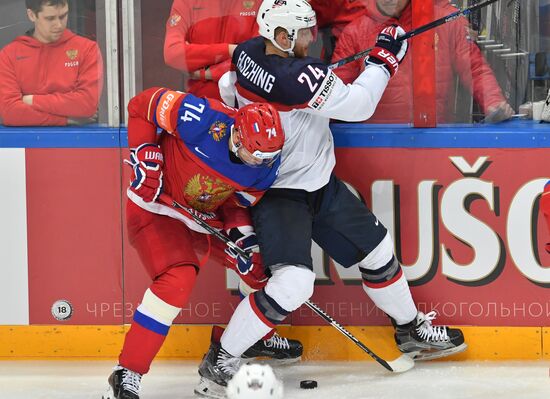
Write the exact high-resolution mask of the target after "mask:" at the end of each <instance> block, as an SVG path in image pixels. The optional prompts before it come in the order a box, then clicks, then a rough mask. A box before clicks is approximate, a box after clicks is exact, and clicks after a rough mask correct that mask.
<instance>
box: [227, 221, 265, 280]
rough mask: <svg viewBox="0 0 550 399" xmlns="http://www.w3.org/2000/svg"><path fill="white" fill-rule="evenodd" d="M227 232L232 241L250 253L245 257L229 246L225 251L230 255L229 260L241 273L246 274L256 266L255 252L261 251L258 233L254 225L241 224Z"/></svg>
mask: <svg viewBox="0 0 550 399" xmlns="http://www.w3.org/2000/svg"><path fill="white" fill-rule="evenodd" d="M227 234H228V235H229V238H230V239H231V241H233V242H234V243H235V244H237V246H239V247H240V248H242V249H243V250H244V251H245V252H246V253H247V254H248V255H249V256H248V257H247V258H244V257H242V256H240V255H239V254H238V253H237V251H235V250H234V249H233V248H231V247H229V246H228V247H227V248H226V249H225V253H226V254H227V256H228V259H227V260H228V261H229V262H232V263H234V264H235V267H236V268H237V271H238V272H239V274H242V275H246V274H247V273H248V272H250V271H252V269H253V268H254V263H253V257H252V255H253V253H255V252H258V251H259V246H258V239H257V238H256V233H254V230H253V229H252V226H241V227H234V228H232V229H230V230H229V231H228V232H227Z"/></svg>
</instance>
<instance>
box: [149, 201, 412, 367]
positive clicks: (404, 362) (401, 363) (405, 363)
mask: <svg viewBox="0 0 550 399" xmlns="http://www.w3.org/2000/svg"><path fill="white" fill-rule="evenodd" d="M159 200H160V201H161V202H162V203H164V204H166V205H169V206H171V207H173V208H175V209H178V210H181V211H185V212H186V213H187V214H188V215H190V216H191V217H192V218H193V220H194V221H195V222H197V224H198V225H199V226H201V227H202V228H203V229H205V230H206V231H208V232H209V233H210V234H212V235H213V236H215V237H216V238H218V239H219V240H221V241H222V242H224V243H225V244H226V245H227V246H229V247H230V248H231V249H233V250H234V251H235V252H237V253H238V254H239V256H241V257H243V258H245V259H248V257H249V255H248V253H247V252H246V251H245V250H243V249H242V248H241V247H239V246H238V245H237V244H235V243H234V242H233V241H231V240H230V239H229V237H227V236H226V235H224V234H222V233H220V232H219V231H218V230H216V229H215V228H214V227H212V226H210V225H209V224H208V223H206V222H205V221H204V220H202V219H201V218H200V217H199V216H197V215H196V214H195V213H193V212H190V211H189V210H188V208H186V207H184V206H183V205H181V204H179V203H178V202H177V201H176V200H174V199H173V198H171V197H170V196H169V195H168V194H164V193H163V194H161V195H160V197H159ZM305 304H306V305H307V306H308V307H309V308H310V309H311V310H313V311H314V312H315V313H317V315H319V316H320V317H321V318H323V319H324V320H325V321H327V322H328V323H329V324H330V325H331V326H333V327H334V328H336V329H337V330H338V331H340V332H341V333H342V334H344V335H345V336H346V337H347V338H349V339H350V340H351V341H352V342H353V343H354V344H355V345H357V346H358V347H359V348H361V349H362V350H363V351H364V352H366V353H367V354H368V355H370V356H371V357H372V358H373V359H374V360H376V361H377V362H378V363H379V364H381V365H382V366H383V367H384V368H385V369H386V370H389V371H392V372H394V373H402V372H405V371H408V370H410V369H412V368H413V367H414V360H412V359H411V358H410V357H408V356H407V355H401V356H399V357H398V358H397V359H395V360H390V361H387V360H384V359H382V358H381V357H380V356H378V355H377V354H376V353H374V352H373V351H371V350H370V349H369V348H368V347H367V346H365V345H364V344H363V343H362V342H361V341H359V340H358V339H357V338H355V336H354V335H353V334H352V333H350V332H349V331H348V330H346V329H345V328H344V327H343V326H342V325H341V324H340V323H338V322H337V321H335V320H334V319H333V318H332V317H330V316H329V315H328V314H327V313H326V312H325V311H323V310H322V309H321V308H320V307H319V306H317V305H316V304H314V303H312V302H311V301H309V300H307V301H306V302H305Z"/></svg>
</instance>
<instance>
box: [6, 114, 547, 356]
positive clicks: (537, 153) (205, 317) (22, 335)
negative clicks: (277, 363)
mask: <svg viewBox="0 0 550 399" xmlns="http://www.w3.org/2000/svg"><path fill="white" fill-rule="evenodd" d="M548 129H549V128H548V125H533V124H530V123H529V124H526V123H519V122H514V123H510V124H505V125H500V126H496V127H484V128H472V127H464V128H453V129H446V128H437V129H433V130H418V129H409V128H403V127H397V126H384V127H380V126H377V127H373V126H369V127H366V126H361V125H359V126H358V125H336V126H334V129H333V131H334V136H335V143H336V147H337V150H336V152H337V161H338V162H337V168H336V173H337V174H338V175H339V176H340V177H342V178H343V179H344V180H345V181H347V182H348V183H349V184H350V185H351V186H353V187H354V188H355V189H356V190H357V192H358V193H359V194H360V195H361V196H362V197H363V198H364V199H365V201H366V202H367V203H368V204H369V205H370V206H371V207H372V209H373V211H374V212H375V214H376V215H377V216H378V218H379V219H380V220H381V221H382V222H383V223H384V225H385V226H387V227H388V230H389V231H390V233H391V234H392V236H393V237H394V241H395V246H396V254H397V255H398V257H399V259H400V261H401V262H402V263H403V265H404V269H405V273H406V275H407V278H408V279H409V282H410V284H411V286H412V291H413V295H414V298H415V300H416V302H417V303H418V306H419V308H420V309H421V310H431V309H432V308H435V309H436V310H438V312H439V313H440V316H439V318H438V321H440V322H443V323H452V324H456V325H462V326H470V327H467V328H466V329H465V332H466V335H467V339H468V341H469V343H470V350H469V351H468V352H467V353H466V354H464V355H460V356H462V357H463V358H477V359H493V358H496V359H514V358H529V359H536V358H542V357H544V356H548V353H547V352H548V347H550V345H544V343H545V341H546V340H547V337H548V332H547V330H546V329H545V326H546V325H548V322H547V320H548V316H549V315H550V301H549V299H550V295H549V294H548V293H549V290H548V287H549V284H550V268H548V267H547V265H550V255H548V254H546V253H545V251H544V249H543V248H544V243H545V242H546V241H550V235H549V234H548V231H547V229H546V226H545V225H544V223H543V220H542V218H540V217H539V215H538V201H539V197H540V193H541V192H542V189H543V186H544V184H545V182H546V181H547V180H548V179H549V178H550V161H549V157H548V143H550V137H549V130H548ZM125 146H126V139H125V132H124V131H122V132H119V131H118V130H115V129H93V128H88V129H81V130H56V129H40V130H36V131H33V130H29V129H2V130H0V147H2V148H0V184H1V186H2V193H3V194H2V196H1V198H0V204H1V205H2V206H1V207H0V213H1V214H2V215H1V220H2V221H3V223H2V226H3V228H2V229H1V231H0V235H1V237H0V249H1V251H0V265H1V266H0V267H1V268H2V275H3V279H2V280H1V281H0V303H1V304H2V311H0V325H3V326H4V327H0V342H3V343H6V345H2V348H1V349H0V357H35V356H38V357H56V356H60V357H64V356H69V357H112V356H116V354H118V351H119V349H120V344H121V340H122V337H123V331H124V327H122V326H123V325H125V324H127V323H129V322H130V321H131V317H132V313H133V310H134V309H135V308H136V306H137V304H139V301H140V299H141V296H142V295H143V292H144V290H145V288H146V287H147V286H148V284H149V282H148V278H147V276H146V275H145V273H144V272H143V271H142V268H141V265H140V263H139V259H138V258H137V256H136V254H135V252H134V251H133V249H132V248H131V247H130V245H129V244H128V242H127V240H126V232H125V227H124V223H123V220H124V204H125V195H124V191H125V186H126V184H127V182H128V180H129V176H130V170H129V168H128V167H123V166H122V159H124V158H125V157H126V156H127V150H126V149H125ZM199 250H200V251H202V250H204V248H200V249H199ZM312 255H313V258H314V263H315V271H316V273H317V277H318V278H317V282H316V289H315V294H314V296H313V298H312V300H314V301H315V302H317V303H318V304H319V305H320V306H322V307H323V308H325V309H326V310H327V311H328V312H329V313H331V315H332V316H333V317H334V318H336V319H337V320H339V321H340V322H341V323H342V324H345V325H350V326H358V327H350V328H352V329H353V330H352V331H353V332H354V333H356V334H357V335H358V337H360V338H361V339H362V340H363V341H364V342H365V343H367V344H368V345H372V346H373V348H377V347H378V348H380V349H379V350H380V351H382V352H384V351H386V350H387V351H389V352H390V353H391V352H392V351H393V350H394V349H393V344H392V340H391V329H389V328H388V327H386V325H387V324H388V323H387V318H386V317H385V316H384V315H383V314H381V313H380V312H379V311H377V309H376V308H374V306H373V305H372V303H371V302H370V301H369V300H368V299H367V298H366V296H365V294H364V293H363V290H362V288H361V286H360V279H359V274H358V272H357V271H356V270H355V269H353V270H346V269H343V268H342V267H341V266H339V265H337V264H336V263H335V262H334V261H332V260H331V259H329V258H328V257H327V256H326V255H325V254H323V252H322V251H321V250H320V249H319V248H318V247H316V246H314V248H313V250H312ZM215 263H216V262H215V261H213V260H211V261H209V263H208V264H207V265H206V267H205V268H204V269H203V270H202V271H201V277H200V278H199V279H198V283H197V287H196V289H195V290H194V293H193V295H192V297H191V300H190V303H189V305H188V306H187V307H186V308H184V309H183V310H182V312H181V314H180V315H179V316H178V317H177V319H176V323H177V324H178V325H176V326H174V327H173V329H172V332H171V334H170V338H169V341H168V344H167V345H166V347H165V348H164V349H163V352H162V354H161V355H162V356H165V357H178V358H179V357H182V358H198V357H200V356H201V355H202V351H203V350H204V347H205V346H206V344H207V341H208V335H209V333H208V331H209V328H210V327H209V325H210V324H214V323H219V324H224V323H226V322H227V320H228V319H229V316H230V314H231V312H232V310H233V309H234V307H235V306H236V304H237V303H238V297H237V296H236V295H235V292H234V288H235V286H236V277H235V276H234V275H232V274H230V273H228V272H226V271H225V269H223V268H222V267H221V266H220V265H219V264H215ZM289 324H291V326H287V327H284V328H285V329H286V330H283V331H285V332H288V333H289V335H292V336H295V337H298V338H300V339H302V340H303V341H304V344H305V347H306V356H307V357H308V358H315V359H361V358H363V356H364V355H363V354H362V353H361V352H360V351H358V350H356V348H355V347H354V346H353V344H350V345H349V346H347V342H345V338H344V337H342V336H340V335H339V334H338V332H337V331H336V330H334V329H331V328H330V327H318V326H322V325H323V321H322V320H320V319H318V318H317V317H316V316H315V315H313V314H312V313H311V311H309V310H308V309H307V308H301V309H300V310H298V311H297V312H295V313H293V314H292V316H291V317H290V320H289ZM201 325H206V326H201ZM365 325H367V326H372V327H360V326H365ZM328 340H330V341H328ZM197 342H201V343H204V345H196V343H197ZM323 342H334V345H321V343H323ZM329 347H332V349H331V348H329ZM199 352H200V353H199Z"/></svg>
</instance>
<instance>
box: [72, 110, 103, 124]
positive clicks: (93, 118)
mask: <svg viewBox="0 0 550 399" xmlns="http://www.w3.org/2000/svg"><path fill="white" fill-rule="evenodd" d="M97 120H98V115H97V111H96V113H95V114H93V115H92V116H90V117H87V118H67V125H69V126H79V125H89V124H90V123H97Z"/></svg>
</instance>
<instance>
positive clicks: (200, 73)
mask: <svg viewBox="0 0 550 399" xmlns="http://www.w3.org/2000/svg"><path fill="white" fill-rule="evenodd" d="M190 77H191V79H195V80H212V73H211V72H210V65H207V66H205V67H204V68H201V69H197V70H196V71H193V72H191V76H190Z"/></svg>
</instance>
